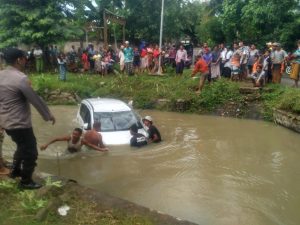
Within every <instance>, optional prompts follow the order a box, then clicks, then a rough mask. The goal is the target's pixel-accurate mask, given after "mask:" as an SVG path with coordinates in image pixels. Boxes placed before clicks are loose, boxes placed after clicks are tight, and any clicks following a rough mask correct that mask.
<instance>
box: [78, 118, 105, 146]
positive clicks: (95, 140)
mask: <svg viewBox="0 0 300 225" xmlns="http://www.w3.org/2000/svg"><path fill="white" fill-rule="evenodd" d="M100 131H101V123H100V122H95V123H94V124H93V129H92V130H89V131H87V132H86V133H85V134H84V136H83V141H85V142H87V143H90V144H92V145H95V146H98V147H100V148H101V149H103V151H107V150H108V149H107V148H106V147H105V146H104V144H103V141H102V135H101V134H100V133H99V132H100Z"/></svg>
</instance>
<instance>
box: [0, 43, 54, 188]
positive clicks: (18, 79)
mask: <svg viewBox="0 0 300 225" xmlns="http://www.w3.org/2000/svg"><path fill="white" fill-rule="evenodd" d="M4 59H5V61H6V63H7V65H8V67H7V68H6V69H4V70H2V71H1V72H0V126H1V127H3V128H4V129H5V132H6V133H7V135H9V136H10V137H11V139H12V140H13V141H14V142H15V143H16V145H17V150H16V151H15V153H14V158H13V165H12V171H11V174H10V176H11V177H12V178H16V177H21V181H20V183H19V187H20V188H21V189H37V188H40V187H41V186H42V185H40V184H38V183H35V182H34V181H33V180H32V175H33V172H34V168H35V166H36V160H37V158H38V151H37V146H36V138H35V135H34V132H33V129H32V122H31V110H30V104H32V105H33V106H34V107H35V108H36V109H37V111H38V112H39V113H40V115H41V116H42V117H43V119H44V120H45V121H52V124H54V123H55V118H54V116H53V115H52V113H51V112H50V110H49V108H48V107H47V105H46V104H45V103H44V101H43V100H42V99H41V98H40V97H39V96H38V95H37V94H36V93H35V92H34V90H33V89H32V87H31V85H30V81H29V79H28V77H27V76H26V75H25V74H24V73H23V72H22V71H24V70H25V65H26V61H27V57H26V54H25V52H23V51H22V50H19V49H17V48H8V49H6V50H5V51H4Z"/></svg>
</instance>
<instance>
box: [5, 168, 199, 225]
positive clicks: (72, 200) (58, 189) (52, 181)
mask: <svg viewBox="0 0 300 225" xmlns="http://www.w3.org/2000/svg"><path fill="white" fill-rule="evenodd" d="M37 176H38V177H37V178H36V179H37V180H39V182H40V183H43V184H44V186H43V187H42V188H41V189H39V190H29V191H28V190H27V191H20V190H19V189H18V187H17V183H16V182H15V181H14V180H11V179H9V178H5V177H1V176H0V197H1V204H0V210H1V214H0V221H2V222H4V223H2V222H0V224H6V225H8V224H9V225H17V224H20V223H24V221H26V224H31V225H35V224H55V225H69V224H82V225H92V224H105V225H110V224H120V225H133V224H137V225H138V224H140V225H154V224H158V225H195V224H194V223H191V222H188V221H184V220H180V219H177V218H174V217H171V216H169V215H166V214H162V213H159V212H157V211H155V210H151V209H148V208H146V207H143V206H139V205H137V204H135V203H132V202H129V201H126V200H123V199H120V198H116V197H113V196H110V195H108V194H104V193H101V192H99V191H96V190H93V189H90V188H87V187H83V186H81V185H79V184H77V183H76V182H75V181H72V180H66V179H61V178H58V177H53V176H50V175H49V174H41V173H39V174H37Z"/></svg>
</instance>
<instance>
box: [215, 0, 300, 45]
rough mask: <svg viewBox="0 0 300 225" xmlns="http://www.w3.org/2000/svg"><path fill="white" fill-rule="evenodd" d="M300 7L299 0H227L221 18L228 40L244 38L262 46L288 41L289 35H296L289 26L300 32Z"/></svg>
mask: <svg viewBox="0 0 300 225" xmlns="http://www.w3.org/2000/svg"><path fill="white" fill-rule="evenodd" d="M297 6H298V8H299V0H284V1H278V0H224V2H223V5H222V7H223V13H222V14H221V15H220V17H221V21H222V27H223V31H224V34H225V36H226V38H227V41H230V42H231V41H233V40H235V39H242V40H244V41H246V42H248V43H250V42H253V43H257V44H260V45H261V46H263V45H265V43H266V42H268V41H277V42H278V41H283V42H285V44H286V43H287V42H288V40H287V37H291V38H292V37H293V36H294V35H292V32H291V31H289V29H293V32H294V33H299V31H298V30H299V26H298V28H297V25H299V23H298V22H297V18H299V9H298V8H297ZM288 33H289V34H288ZM298 37H299V36H298ZM294 38H295V36H294ZM289 42H293V40H289Z"/></svg>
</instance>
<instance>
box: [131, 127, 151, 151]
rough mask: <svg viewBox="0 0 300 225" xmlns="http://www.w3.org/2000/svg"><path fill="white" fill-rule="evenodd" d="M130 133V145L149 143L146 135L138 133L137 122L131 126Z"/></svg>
mask: <svg viewBox="0 0 300 225" xmlns="http://www.w3.org/2000/svg"><path fill="white" fill-rule="evenodd" d="M130 133H131V135H132V138H131V139H130V146H133V147H142V146H144V145H147V140H146V137H145V136H144V135H142V134H140V133H138V128H137V126H136V124H133V125H132V126H131V127H130Z"/></svg>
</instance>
